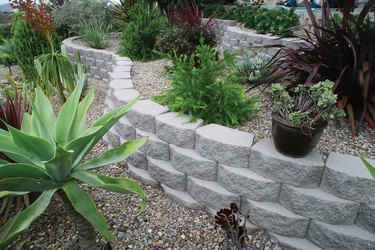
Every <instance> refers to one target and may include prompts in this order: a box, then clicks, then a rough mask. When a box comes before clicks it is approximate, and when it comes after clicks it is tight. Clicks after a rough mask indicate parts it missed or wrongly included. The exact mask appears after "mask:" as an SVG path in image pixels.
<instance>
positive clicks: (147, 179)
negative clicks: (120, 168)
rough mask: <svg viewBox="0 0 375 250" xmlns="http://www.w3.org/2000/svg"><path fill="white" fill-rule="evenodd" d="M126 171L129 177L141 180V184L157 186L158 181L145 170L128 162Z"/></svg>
mask: <svg viewBox="0 0 375 250" xmlns="http://www.w3.org/2000/svg"><path fill="white" fill-rule="evenodd" d="M128 172H129V175H130V177H131V178H133V179H136V180H138V181H140V182H142V184H143V185H146V186H153V187H156V186H159V183H158V182H157V181H155V180H154V179H153V178H152V177H151V176H150V174H149V173H148V171H147V170H144V169H140V168H136V167H134V166H132V165H130V164H128Z"/></svg>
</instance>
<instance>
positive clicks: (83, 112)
mask: <svg viewBox="0 0 375 250" xmlns="http://www.w3.org/2000/svg"><path fill="white" fill-rule="evenodd" d="M93 100H94V90H93V89H90V90H89V92H88V94H87V95H86V96H85V98H84V99H83V100H82V101H81V102H80V103H79V105H78V109H77V114H76V117H75V120H74V122H73V124H74V126H73V127H72V131H71V134H72V138H77V137H79V136H80V135H82V133H83V132H84V131H85V128H86V116H87V110H88V109H89V107H90V105H91V103H92V101H93Z"/></svg>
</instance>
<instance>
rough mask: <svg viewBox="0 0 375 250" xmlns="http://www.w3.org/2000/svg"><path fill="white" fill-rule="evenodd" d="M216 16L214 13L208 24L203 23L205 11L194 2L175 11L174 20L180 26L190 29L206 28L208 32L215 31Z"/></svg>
mask: <svg viewBox="0 0 375 250" xmlns="http://www.w3.org/2000/svg"><path fill="white" fill-rule="evenodd" d="M215 15H216V14H215V13H214V14H213V15H212V16H211V17H210V18H209V20H208V21H207V22H206V23H203V10H201V9H200V8H199V6H198V5H197V4H195V3H194V2H190V3H188V4H185V5H184V6H182V7H179V8H177V7H176V8H175V9H174V18H175V21H176V22H177V24H178V25H180V26H189V27H194V26H199V27H203V26H204V27H205V28H206V29H207V30H208V31H213V29H214V28H215V26H216V22H215Z"/></svg>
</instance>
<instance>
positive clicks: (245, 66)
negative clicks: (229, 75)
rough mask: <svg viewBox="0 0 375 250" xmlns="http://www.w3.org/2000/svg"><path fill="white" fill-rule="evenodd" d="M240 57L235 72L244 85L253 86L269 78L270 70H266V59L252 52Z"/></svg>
mask: <svg viewBox="0 0 375 250" xmlns="http://www.w3.org/2000/svg"><path fill="white" fill-rule="evenodd" d="M240 56H241V57H240V59H239V60H237V62H236V65H235V68H234V70H235V71H236V73H237V75H238V77H239V79H240V80H241V83H242V84H251V83H253V82H255V81H257V80H259V79H263V78H265V77H267V76H268V74H269V69H268V68H266V64H267V60H266V59H265V58H263V57H260V56H255V55H254V53H253V52H252V51H246V52H244V53H243V54H240Z"/></svg>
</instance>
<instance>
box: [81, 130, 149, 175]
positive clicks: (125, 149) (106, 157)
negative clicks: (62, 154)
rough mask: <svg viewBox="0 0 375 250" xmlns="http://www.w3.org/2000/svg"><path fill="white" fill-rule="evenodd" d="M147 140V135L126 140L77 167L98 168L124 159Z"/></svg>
mask: <svg viewBox="0 0 375 250" xmlns="http://www.w3.org/2000/svg"><path fill="white" fill-rule="evenodd" d="M147 140H148V137H142V138H139V139H136V140H131V141H127V142H125V143H124V144H122V145H121V146H119V147H117V148H113V149H111V150H108V151H107V152H105V153H103V154H102V155H100V156H98V157H95V158H94V159H92V160H89V161H87V162H85V163H82V164H79V165H78V166H77V167H76V168H77V169H85V170H87V169H93V168H99V167H102V166H106V165H110V164H115V163H118V162H120V161H123V160H125V159H126V158H128V157H129V156H130V155H131V154H133V153H134V152H135V151H137V150H138V149H139V148H140V147H142V146H143V145H144V144H145V142H146V141H147Z"/></svg>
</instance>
